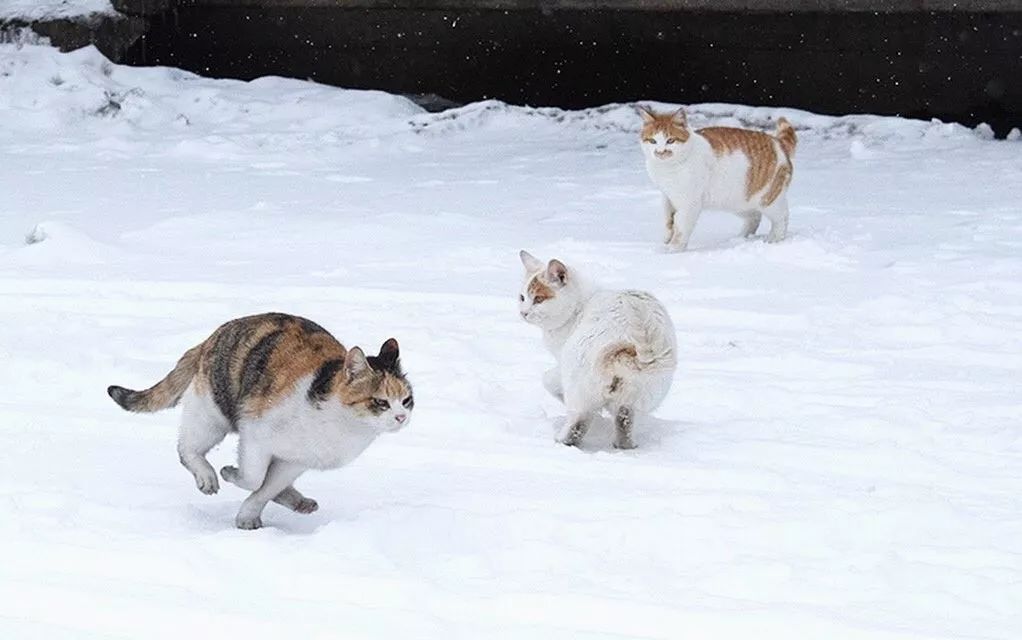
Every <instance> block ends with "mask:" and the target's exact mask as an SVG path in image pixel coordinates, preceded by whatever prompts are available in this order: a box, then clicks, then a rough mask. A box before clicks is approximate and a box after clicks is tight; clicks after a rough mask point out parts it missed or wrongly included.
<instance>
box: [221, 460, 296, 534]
mask: <svg viewBox="0 0 1022 640" xmlns="http://www.w3.org/2000/svg"><path fill="white" fill-rule="evenodd" d="M305 471H306V469H305V467H303V466H302V465H299V464H295V463H293V462H284V461H283V460H274V461H273V462H271V463H270V468H269V470H267V472H266V478H265V479H264V480H263V484H262V486H261V487H259V488H258V489H256V490H255V491H253V492H252V495H250V496H249V497H248V498H246V499H245V501H244V502H243V503H241V509H239V510H238V515H237V517H236V518H235V519H234V522H235V524H236V525H237V526H238V528H239V529H258V528H259V527H261V526H263V521H262V519H261V518H260V516H261V515H262V513H263V509H265V508H266V504H267V503H268V502H269V501H270V500H272V499H273V498H275V497H276V496H278V495H280V493H281V492H282V491H284V490H285V489H287V488H288V487H290V486H291V483H293V482H294V481H295V480H296V479H297V478H298V476H300V475H302V474H303V473H305Z"/></svg>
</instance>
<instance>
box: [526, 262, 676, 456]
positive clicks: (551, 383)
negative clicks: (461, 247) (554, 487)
mask: <svg viewBox="0 0 1022 640" xmlns="http://www.w3.org/2000/svg"><path fill="white" fill-rule="evenodd" d="M520 257H521V259H522V264H523V265H525V283H524V284H523V286H522V291H521V293H520V295H519V296H518V307H519V313H521V316H522V318H523V319H524V320H525V321H526V322H528V323H529V324H533V325H536V326H538V327H540V328H541V329H543V341H544V342H545V343H546V346H547V348H548V349H549V350H550V352H551V353H553V355H554V358H556V359H557V364H556V365H555V366H554V368H553V369H551V370H550V371H547V372H546V374H545V375H544V376H543V384H544V386H545V387H546V388H547V390H548V391H549V392H550V393H551V394H553V395H554V396H555V397H557V398H558V399H560V400H561V401H562V402H564V406H565V407H566V408H567V410H568V420H567V422H566V423H565V424H564V427H563V429H561V432H560V434H559V435H558V436H557V440H558V442H561V443H563V444H566V445H569V446H578V444H579V443H580V442H581V440H582V438H583V437H584V436H585V434H586V431H587V430H588V429H589V423H590V422H591V421H592V419H593V418H594V417H595V416H596V415H598V414H599V413H600V412H601V411H603V410H607V411H608V412H609V413H610V415H611V417H612V418H613V419H614V426H615V430H616V435H615V438H614V446H615V447H617V448H618V449H631V448H633V447H635V441H634V439H633V437H632V426H633V424H634V422H635V421H636V419H638V418H641V417H642V416H644V415H645V414H649V413H651V412H652V411H653V410H655V409H656V408H657V407H658V406H660V403H661V402H663V400H664V398H665V397H667V392H668V390H670V388H671V380H672V378H673V377H674V369H675V367H676V366H677V353H676V352H677V346H676V344H675V337H674V326H673V325H672V324H671V318H670V316H668V315H667V309H665V308H664V306H663V305H662V304H660V301H659V300H657V299H656V298H654V297H653V296H652V295H651V294H649V293H646V292H645V291H611V290H601V289H598V288H595V287H592V286H589V285H587V284H586V282H585V281H584V280H583V279H582V278H580V277H579V276H578V274H577V273H575V272H574V271H569V269H568V267H567V266H565V264H564V263H562V262H561V261H560V260H551V261H550V262H549V263H547V264H543V263H542V262H541V261H539V260H537V259H536V258H534V257H533V256H531V255H530V254H529V253H527V252H525V251H522V252H521V254H520Z"/></svg>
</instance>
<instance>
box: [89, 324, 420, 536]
mask: <svg viewBox="0 0 1022 640" xmlns="http://www.w3.org/2000/svg"><path fill="white" fill-rule="evenodd" d="M398 356H399V352H398V344H397V341H396V340H394V339H393V338H391V339H390V340H387V341H386V342H385V343H383V346H382V347H381V348H380V352H379V355H377V356H369V357H368V358H367V357H366V356H365V354H364V353H363V352H362V350H361V349H359V348H358V347H354V348H352V349H350V350H348V349H345V348H344V347H343V346H342V345H341V344H340V343H339V342H338V341H337V340H335V339H334V337H333V336H332V335H330V334H329V333H328V332H327V331H326V329H324V328H323V327H321V326H319V325H318V324H316V323H314V322H311V321H309V320H306V319H305V318H299V317H297V316H290V315H285V314H282V313H267V314H262V315H257V316H249V317H246V318H239V319H237V320H232V321H230V322H228V323H227V324H225V325H223V326H221V327H220V328H219V329H217V330H216V331H215V332H213V335H211V336H210V337H209V338H207V339H206V340H205V342H203V343H202V344H200V345H198V346H196V347H193V348H192V349H189V350H188V351H186V352H185V354H184V355H183V356H182V357H181V359H180V360H179V361H178V363H177V366H175V367H174V370H173V371H171V372H170V373H169V374H167V377H166V378H164V379H163V380H161V381H159V382H157V383H156V384H155V385H154V386H153V387H151V388H149V389H146V390H145V391H131V390H130V389H125V388H123V387H117V386H112V387H110V388H109V389H107V393H109V394H110V397H111V398H113V399H114V401H115V402H117V404H119V405H120V406H121V407H123V408H124V409H127V410H128V411H140V412H150V411H158V410H160V409H165V408H168V407H172V406H174V405H176V404H177V403H178V401H179V400H182V399H183V404H184V412H183V415H182V418H181V428H180V433H179V438H178V447H177V450H178V454H179V455H180V458H181V464H182V465H184V467H185V468H186V469H188V470H189V471H190V472H191V473H192V475H193V476H195V484H196V486H198V488H199V491H201V492H203V493H206V494H213V493H216V492H217V491H218V490H219V488H220V484H219V482H218V481H217V476H216V472H215V471H214V470H213V467H212V466H210V464H209V462H208V461H207V460H206V453H208V452H209V450H210V449H212V448H213V447H214V446H216V445H217V444H219V443H220V442H221V441H222V440H223V439H224V437H226V436H227V434H228V433H230V432H237V433H238V435H239V443H238V466H237V467H231V466H228V467H224V468H223V469H221V470H220V474H221V475H222V476H223V478H224V480H226V481H228V482H231V483H233V484H235V485H237V486H239V487H241V488H243V489H247V490H249V491H251V492H252V493H251V495H249V497H248V498H247V499H246V500H245V502H244V503H242V505H241V509H240V510H239V511H238V515H237V518H236V520H235V522H236V524H237V526H238V527H239V528H241V529H257V528H259V527H261V526H262V520H261V519H260V516H261V514H262V512H263V508H264V507H265V506H266V504H267V503H268V502H269V501H270V500H272V501H274V502H277V503H280V504H282V505H284V506H285V507H287V508H289V509H291V510H292V511H296V512H298V513H312V512H313V511H315V510H316V509H317V508H318V505H317V504H316V501H315V500H312V499H310V498H306V497H305V496H303V495H302V494H301V493H299V492H298V490H297V489H295V488H294V486H292V483H293V482H294V481H295V480H296V479H297V478H298V476H300V475H301V474H302V473H304V472H305V471H307V470H308V469H335V468H337V467H341V466H344V465H346V464H348V463H349V462H351V461H352V460H354V459H355V458H357V457H358V456H359V455H360V454H361V453H362V452H363V451H365V449H366V447H368V446H369V445H370V444H371V443H372V442H373V440H375V439H376V437H377V436H379V435H380V434H382V433H385V432H393V431H397V430H399V429H401V428H402V427H404V426H406V425H407V424H408V418H409V417H410V415H411V411H412V407H413V405H414V402H413V399H412V389H411V386H410V385H409V384H408V381H407V380H406V379H405V376H404V374H403V373H402V372H401V365H400V361H399V358H398Z"/></svg>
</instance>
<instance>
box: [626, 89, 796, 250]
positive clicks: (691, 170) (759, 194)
mask: <svg viewBox="0 0 1022 640" xmlns="http://www.w3.org/2000/svg"><path fill="white" fill-rule="evenodd" d="M639 113H640V114H641V115H642V134H641V139H642V152H643V154H644V155H645V156H646V173H648V174H649V177H650V178H651V179H652V180H653V182H654V184H656V186H657V187H659V188H660V191H661V192H663V196H664V197H663V206H664V217H665V223H666V227H667V233H666V236H665V239H664V243H665V244H666V245H667V247H668V248H669V249H670V250H672V251H684V250H685V248H686V247H687V246H688V242H689V240H690V239H691V237H692V231H693V229H695V226H696V222H697V221H698V220H699V214H700V213H701V212H702V210H703V209H722V210H725V211H730V212H732V213H735V214H737V215H738V216H740V217H742V218H744V219H745V225H744V226H743V227H742V235H743V236H751V235H753V234H755V233H756V230H757V229H758V228H759V223H760V220H761V218H762V216H766V218H767V219H768V220H770V235H769V236H767V241H768V242H779V241H781V240H783V239H784V236H785V234H786V233H787V230H788V200H787V191H788V184H789V183H790V182H791V173H792V159H793V158H794V156H795V144H796V141H797V140H796V137H795V130H794V129H793V128H792V126H791V124H789V123H788V121H787V120H785V119H784V118H780V119H779V120H778V122H777V131H776V132H775V133H774V134H773V135H770V134H767V133H763V132H760V131H751V130H749V129H738V128H733V127H707V128H705V129H698V130H695V131H693V130H691V129H689V127H688V121H687V119H686V118H685V113H684V111H682V110H681V109H679V110H677V111H674V112H673V113H666V114H663V113H656V112H654V111H652V110H650V109H647V108H646V107H639Z"/></svg>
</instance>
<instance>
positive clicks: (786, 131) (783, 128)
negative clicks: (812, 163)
mask: <svg viewBox="0 0 1022 640" xmlns="http://www.w3.org/2000/svg"><path fill="white" fill-rule="evenodd" d="M774 137H775V138H777V141H778V142H780V143H781V148H782V149H784V153H786V154H788V158H789V159H790V158H794V157H795V145H796V144H798V136H796V135H795V127H793V126H791V123H790V122H788V119H787V118H779V119H778V120H777V131H775V132H774Z"/></svg>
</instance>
